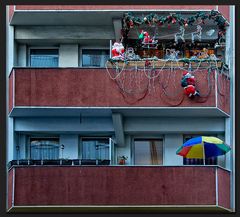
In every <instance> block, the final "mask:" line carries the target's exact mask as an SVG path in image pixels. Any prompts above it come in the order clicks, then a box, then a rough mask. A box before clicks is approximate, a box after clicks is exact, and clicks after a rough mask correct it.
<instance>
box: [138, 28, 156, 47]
mask: <svg viewBox="0 0 240 217" xmlns="http://www.w3.org/2000/svg"><path fill="white" fill-rule="evenodd" d="M138 38H139V39H142V42H143V43H145V44H149V43H152V42H153V39H152V38H151V37H150V35H149V34H148V32H146V31H143V30H142V31H141V34H140V35H139V37H138Z"/></svg>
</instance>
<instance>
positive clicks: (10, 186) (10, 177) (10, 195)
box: [7, 169, 14, 209]
mask: <svg viewBox="0 0 240 217" xmlns="http://www.w3.org/2000/svg"><path fill="white" fill-rule="evenodd" d="M13 171H14V169H11V170H10V171H9V173H8V198H7V199H8V204H7V208H8V209H10V208H11V207H12V205H13V204H12V201H13V191H14V189H13V188H14V187H13V183H14V177H13Z"/></svg>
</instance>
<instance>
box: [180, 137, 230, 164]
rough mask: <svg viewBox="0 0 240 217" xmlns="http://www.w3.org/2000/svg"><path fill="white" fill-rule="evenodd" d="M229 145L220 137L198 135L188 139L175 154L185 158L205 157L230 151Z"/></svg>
mask: <svg viewBox="0 0 240 217" xmlns="http://www.w3.org/2000/svg"><path fill="white" fill-rule="evenodd" d="M230 150H231V148H230V146H228V145H226V144H224V142H223V141H222V140H221V139H218V138H216V137H209V136H199V137H195V138H192V139H189V140H188V141H187V142H185V143H184V144H183V145H182V146H181V147H179V148H178V150H177V151H176V154H178V155H181V156H183V157H186V158H198V159H204V164H205V159H206V158H210V157H216V156H219V155H224V154H226V153H227V152H228V151H230Z"/></svg>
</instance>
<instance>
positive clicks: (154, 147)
mask: <svg viewBox="0 0 240 217" xmlns="http://www.w3.org/2000/svg"><path fill="white" fill-rule="evenodd" d="M134 161H135V165H161V164H162V163H163V143H162V140H135V141H134Z"/></svg>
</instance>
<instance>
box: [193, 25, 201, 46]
mask: <svg viewBox="0 0 240 217" xmlns="http://www.w3.org/2000/svg"><path fill="white" fill-rule="evenodd" d="M195 38H198V40H199V41H201V38H202V27H201V26H200V25H197V31H196V32H193V33H192V43H194V40H195Z"/></svg>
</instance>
